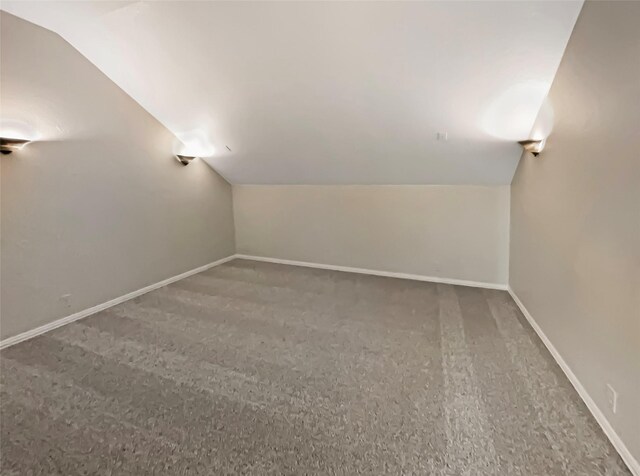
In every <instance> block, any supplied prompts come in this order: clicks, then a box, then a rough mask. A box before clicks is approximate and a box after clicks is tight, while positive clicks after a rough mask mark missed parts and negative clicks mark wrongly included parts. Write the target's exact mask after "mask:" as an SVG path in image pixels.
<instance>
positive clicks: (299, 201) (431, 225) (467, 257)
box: [233, 185, 509, 284]
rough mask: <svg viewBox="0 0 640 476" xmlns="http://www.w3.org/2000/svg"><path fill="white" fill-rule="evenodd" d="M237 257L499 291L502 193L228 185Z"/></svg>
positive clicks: (503, 273)
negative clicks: (459, 281) (473, 284)
mask: <svg viewBox="0 0 640 476" xmlns="http://www.w3.org/2000/svg"><path fill="white" fill-rule="evenodd" d="M233 198H234V213H235V223H236V240H237V241H236V244H237V250H238V253H242V254H249V255H257V256H264V257H269V258H279V259H289V260H296V261H307V262H313V263H319V264H329V265H337V266H349V267H355V268H367V269H372V270H377V271H391V272H399V273H410V274H419V275H424V276H433V277H439V278H448V279H462V280H470V281H480V282H488V283H493V284H505V283H506V282H507V268H508V239H509V237H508V233H509V187H508V186H496V187H481V186H438V185H425V186H422V185H419V186H396V185H393V186H379V185H365V186H333V185H332V186H322V185H321V186H314V185H300V186H289V185H282V186H270V185H237V186H234V187H233Z"/></svg>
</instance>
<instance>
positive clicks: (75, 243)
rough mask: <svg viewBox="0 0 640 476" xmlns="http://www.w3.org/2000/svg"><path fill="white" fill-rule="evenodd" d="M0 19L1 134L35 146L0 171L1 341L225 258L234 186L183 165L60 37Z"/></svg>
mask: <svg viewBox="0 0 640 476" xmlns="http://www.w3.org/2000/svg"><path fill="white" fill-rule="evenodd" d="M0 16H1V35H2V37H1V40H2V41H1V52H0V54H1V55H2V71H1V78H0V79H1V90H0V99H1V101H2V110H1V113H2V119H3V125H5V126H6V125H11V122H12V121H18V122H22V123H24V124H23V125H26V126H29V127H31V128H33V129H34V131H35V132H37V133H39V134H40V135H41V140H40V141H38V142H35V143H33V144H30V145H29V146H27V147H25V148H24V149H23V150H22V151H20V152H19V153H13V154H12V155H7V156H2V158H1V159H0V164H1V167H0V174H1V184H2V191H1V199H2V204H1V212H2V228H1V239H2V244H1V254H0V263H1V264H0V273H1V279H2V292H1V301H0V302H1V305H2V308H1V318H0V336H1V337H2V338H6V337H9V336H13V335H16V334H18V333H20V332H23V331H26V330H30V329H33V328H35V327H37V326H39V325H42V324H45V323H48V322H51V321H53V320H56V319H58V318H61V317H64V316H67V315H70V314H72V313H74V312H77V311H80V310H84V309H86V308H89V307H92V306H94V305H97V304H100V303H103V302H106V301H108V300H110V299H113V298H115V297H118V296H121V295H123V294H126V293H129V292H131V291H135V290H137V289H139V288H142V287H144V286H146V285H149V284H152V283H155V282H158V281H161V280H163V279H165V278H168V277H171V276H174V275H176V274H179V273H182V272H185V271H187V270H190V269H193V268H196V267H199V266H202V265H204V264H207V263H209V262H212V261H215V260H217V259H219V258H222V257H225V256H228V255H231V254H233V253H234V251H235V245H234V227H233V212H232V204H231V187H230V185H229V184H228V183H227V182H226V181H225V180H223V179H222V178H221V177H220V176H219V175H217V174H216V173H215V172H214V171H213V170H211V169H210V168H209V167H208V166H207V165H205V164H204V163H203V162H195V163H193V164H191V165H189V166H188V167H183V166H182V165H180V164H179V163H178V162H177V161H176V160H175V159H174V158H173V156H172V147H173V142H174V137H173V135H172V134H171V133H170V132H168V131H167V130H166V129H165V128H164V127H163V126H162V125H161V124H160V123H158V121H156V120H155V119H154V118H152V117H151V116H150V115H149V114H148V113H147V112H146V111H144V110H143V109H142V108H141V107H140V106H139V105H138V104H137V103H135V102H134V101H133V100H132V99H131V98H130V97H129V96H127V95H126V94H125V93H124V92H123V91H122V90H120V89H119V88H118V87H117V86H116V85H115V84H113V83H112V82H111V81H110V80H109V79H107V78H106V77H105V76H104V75H103V74H102V73H101V72H100V71H99V70H98V69H96V68H95V67H94V66H93V65H92V64H91V63H90V62H89V61H88V60H86V59H85V58H84V57H83V56H82V55H80V54H79V53H78V52H77V51H76V50H75V49H73V48H72V47H71V46H69V44H67V43H66V42H65V41H64V40H62V39H61V38H60V37H58V36H57V35H55V34H53V33H51V32H49V31H47V30H44V29H42V28H40V27H37V26H35V25H33V24H30V23H27V22H25V21H23V20H20V19H18V18H16V17H14V16H11V15H9V14H6V13H2V14H1V15H0ZM14 125H15V124H14ZM18 126H20V125H19V124H18ZM26 128H28V127H23V129H26ZM65 295H69V296H67V297H64V296H65Z"/></svg>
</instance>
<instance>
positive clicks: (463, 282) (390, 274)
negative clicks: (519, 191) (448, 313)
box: [235, 254, 507, 291]
mask: <svg viewBox="0 0 640 476" xmlns="http://www.w3.org/2000/svg"><path fill="white" fill-rule="evenodd" d="M235 257H236V258H238V259H247V260H252V261H263V262H265V263H277V264H288V265H292V266H303V267H305V268H317V269H329V270H332V271H344V272H345V273H358V274H370V275H373V276H384V277H387V278H399V279H411V280H413V281H427V282H430V283H444V284H455V285H458V286H471V287H474V288H486V289H499V290H501V291H506V290H507V285H506V284H496V283H485V282H482V281H466V280H464V279H452V278H438V277H435V276H424V275H421V274H409V273H396V272H393V271H378V270H374V269H367V268H352V267H350V266H337V265H333V264H320V263H310V262H308V261H294V260H290V259H280V258H267V257H265V256H253V255H244V254H237V255H236V256H235Z"/></svg>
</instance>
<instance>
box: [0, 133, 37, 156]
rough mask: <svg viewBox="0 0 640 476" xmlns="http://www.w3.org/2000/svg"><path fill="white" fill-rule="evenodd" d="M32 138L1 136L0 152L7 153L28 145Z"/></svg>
mask: <svg viewBox="0 0 640 476" xmlns="http://www.w3.org/2000/svg"><path fill="white" fill-rule="evenodd" d="M29 142H31V141H30V140H27V139H10V138H8V137H0V153H1V154H2V155H7V154H10V153H11V152H13V151H14V150H20V149H22V148H23V147H24V146H25V145H27V144H28V143H29Z"/></svg>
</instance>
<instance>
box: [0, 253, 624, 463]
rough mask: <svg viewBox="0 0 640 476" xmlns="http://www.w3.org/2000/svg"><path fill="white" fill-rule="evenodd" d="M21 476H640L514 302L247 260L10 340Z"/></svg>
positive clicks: (478, 292) (9, 441) (490, 294)
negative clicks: (43, 331)
mask: <svg viewBox="0 0 640 476" xmlns="http://www.w3.org/2000/svg"><path fill="white" fill-rule="evenodd" d="M1 357H2V374H1V380H2V387H1V388H2V390H1V391H2V394H1V399H2V400H1V405H0V406H1V410H2V415H1V417H2V420H1V435H0V437H1V439H0V450H1V457H2V470H1V472H2V474H3V475H5V474H6V475H8V474H20V475H27V474H64V475H73V474H105V475H107V474H108V475H115V474H132V475H144V474H167V475H182V474H211V475H212V474H257V475H262V474H296V475H303V474H345V475H352V474H427V475H463V474H467V475H474V476H477V475H540V476H542V475H544V476H552V475H605V474H606V475H614V474H616V475H617V474H629V473H628V472H627V470H626V469H625V468H624V465H623V463H622V461H621V460H620V458H619V457H618V456H617V454H616V452H615V451H614V449H613V448H612V447H611V445H610V444H609V443H608V441H607V440H606V438H605V436H604V435H603V434H602V432H601V431H600V429H599V427H598V426H597V424H596V423H595V421H594V420H593V419H592V418H591V417H590V415H589V413H588V411H587V409H586V408H585V406H584V405H583V404H582V403H581V401H580V400H579V398H578V396H577V395H576V393H575V391H574V390H573V389H572V387H571V385H570V384H569V382H568V381H567V380H566V378H565V377H564V376H563V374H562V372H561V371H560V369H559V368H558V367H557V366H556V365H555V363H554V362H553V360H552V358H551V356H550V355H549V354H548V353H547V351H546V350H545V349H544V347H543V345H542V344H541V343H540V342H539V340H538V339H537V337H536V336H535V334H534V333H533V331H532V330H531V329H530V327H528V325H527V323H526V321H525V320H524V318H523V317H522V315H521V314H520V313H519V311H518V310H517V308H516V306H515V304H514V303H513V301H512V300H511V298H510V297H509V295H508V294H507V293H506V292H502V291H488V290H482V289H476V288H469V287H460V286H451V285H442V284H432V283H422V282H415V281H408V280H400V279H391V278H381V277H373V276H365V275H357V274H349V273H341V272H333V271H324V270H314V269H307V268H299V267H292V266H283V265H275V264H266V263H257V262H251V261H242V260H236V261H233V262H231V263H227V264H225V265H222V266H219V267H217V268H213V269H211V270H209V271H207V272H204V273H202V274H199V275H196V276H193V277H190V278H188V279H185V280H183V281H180V282H177V283H174V284H172V285H170V286H168V287H165V288H162V289H160V290H157V291H154V292H152V293H149V294H146V295H144V296H142V297H139V298H137V299H135V300H132V301H129V302H126V303H124V304H121V305H119V306H117V307H114V308H111V309H109V310H107V311H104V312H101V313H99V314H96V315H95V316H92V317H89V318H86V319H84V320H81V321H78V322H76V323H74V324H71V325H68V326H66V327H63V328H60V329H57V330H55V331H52V332H50V333H48V334H46V335H44V336H41V337H37V338H35V339H32V340H30V341H27V342H24V343H21V344H18V345H15V346H13V347H10V348H8V349H6V350H4V351H2V354H1Z"/></svg>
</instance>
